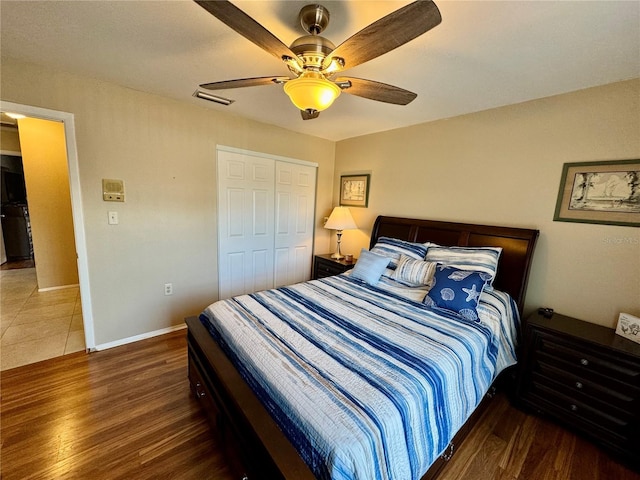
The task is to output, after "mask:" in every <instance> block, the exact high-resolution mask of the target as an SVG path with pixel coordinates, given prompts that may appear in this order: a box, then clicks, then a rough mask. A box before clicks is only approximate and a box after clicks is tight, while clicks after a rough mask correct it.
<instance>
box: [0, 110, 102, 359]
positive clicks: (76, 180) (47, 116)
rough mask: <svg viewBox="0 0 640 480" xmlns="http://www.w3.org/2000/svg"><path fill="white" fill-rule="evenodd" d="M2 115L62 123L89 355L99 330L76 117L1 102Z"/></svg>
mask: <svg viewBox="0 0 640 480" xmlns="http://www.w3.org/2000/svg"><path fill="white" fill-rule="evenodd" d="M0 109H1V110H2V111H9V112H12V113H20V114H22V115H26V116H27V117H33V118H41V119H44V120H53V121H59V122H62V124H63V125H64V135H65V141H66V145H67V165H68V169H69V189H70V191H71V214H72V216H73V234H74V238H75V241H76V254H77V257H78V260H77V266H78V279H79V282H80V296H81V299H82V300H81V303H82V321H83V324H84V341H85V347H86V349H87V351H92V350H95V346H96V341H95V330H94V324H93V309H92V302H91V285H90V281H89V265H88V253H87V240H86V235H85V228H84V213H83V208H82V190H81V188H80V170H79V162H78V148H77V145H76V131H75V123H74V122H75V121H74V115H73V113H69V112H62V111H58V110H50V109H48V108H41V107H34V106H30V105H22V104H19V103H13V102H5V101H2V102H0Z"/></svg>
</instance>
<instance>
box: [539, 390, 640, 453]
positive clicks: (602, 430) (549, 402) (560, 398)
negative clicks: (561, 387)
mask: <svg viewBox="0 0 640 480" xmlns="http://www.w3.org/2000/svg"><path fill="white" fill-rule="evenodd" d="M532 387H533V388H532V391H531V393H532V394H533V395H534V396H536V397H537V400H538V402H539V403H540V404H546V408H545V410H547V411H550V412H551V413H554V414H555V415H556V416H558V417H560V418H562V420H563V421H564V422H567V423H570V424H576V423H579V424H582V425H588V428H589V429H590V430H591V431H590V432H589V433H590V434H591V435H593V434H597V435H599V436H600V437H603V436H604V437H606V438H607V440H608V441H610V442H626V441H628V440H629V439H630V438H632V437H633V435H635V430H636V429H637V422H635V421H634V419H633V418H630V417H628V416H626V415H619V412H617V411H611V412H605V411H602V410H598V409H597V408H594V406H593V404H591V403H585V402H582V401H580V400H577V399H575V398H572V397H569V396H566V395H563V394H562V393H560V392H558V391H556V390H554V389H553V388H549V387H548V386H546V385H542V384H540V383H538V382H536V381H535V380H534V382H533V384H532Z"/></svg>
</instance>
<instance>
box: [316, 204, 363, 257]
mask: <svg viewBox="0 0 640 480" xmlns="http://www.w3.org/2000/svg"><path fill="white" fill-rule="evenodd" d="M324 228H328V229H330V230H336V234H337V235H338V251H337V252H336V253H334V254H333V255H331V258H335V259H336V260H340V259H342V258H344V255H342V254H341V253H340V238H341V237H342V231H343V230H351V229H354V228H358V226H357V225H356V222H354V220H353V217H352V216H351V212H350V211H349V209H348V208H347V207H335V208H334V209H333V212H331V215H329V219H328V220H327V223H325V224H324Z"/></svg>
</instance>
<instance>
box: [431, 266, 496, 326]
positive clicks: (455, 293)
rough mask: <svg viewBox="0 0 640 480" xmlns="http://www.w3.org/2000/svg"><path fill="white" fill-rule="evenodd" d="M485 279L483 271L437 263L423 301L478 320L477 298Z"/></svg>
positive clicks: (469, 318)
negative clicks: (430, 284) (429, 287)
mask: <svg viewBox="0 0 640 480" xmlns="http://www.w3.org/2000/svg"><path fill="white" fill-rule="evenodd" d="M486 281H487V275H486V274H484V273H483V272H471V271H469V270H461V269H459V268H454V267H449V266H446V265H442V264H438V266H437V267H436V273H435V275H434V276H433V284H432V287H431V290H429V293H427V296H426V297H424V301H423V302H424V303H425V304H426V305H428V306H430V307H438V308H444V309H446V310H451V311H453V312H456V313H457V314H459V315H461V316H463V317H464V318H466V319H468V320H473V321H476V322H477V321H479V320H480V318H479V317H478V311H477V307H478V300H479V299H480V294H481V293H482V290H483V289H484V286H485V284H486Z"/></svg>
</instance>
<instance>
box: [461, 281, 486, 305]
mask: <svg viewBox="0 0 640 480" xmlns="http://www.w3.org/2000/svg"><path fill="white" fill-rule="evenodd" d="M462 291H463V292H464V293H466V294H467V302H470V301H472V300H475V301H476V303H478V298H480V294H481V293H482V292H481V291H480V292H479V291H477V290H476V286H475V285H471V288H463V289H462Z"/></svg>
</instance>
